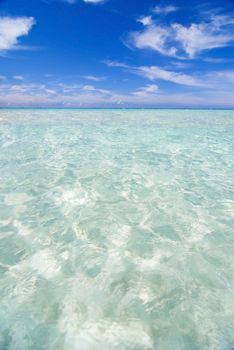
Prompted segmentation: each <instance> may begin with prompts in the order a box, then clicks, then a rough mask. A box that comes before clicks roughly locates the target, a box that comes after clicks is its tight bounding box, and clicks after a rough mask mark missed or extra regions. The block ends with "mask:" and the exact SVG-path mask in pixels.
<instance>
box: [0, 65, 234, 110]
mask: <svg viewBox="0 0 234 350" xmlns="http://www.w3.org/2000/svg"><path fill="white" fill-rule="evenodd" d="M139 68H142V67H139ZM135 73H136V74H139V72H135ZM204 79H205V80H208V81H209V84H210V85H213V86H212V89H207V88H205V89H197V90H195V91H191V90H190V89H186V88H184V91H183V92H179V91H177V92H173V91H170V92H169V93H168V91H164V90H159V89H158V86H157V85H156V84H148V85H146V86H143V87H139V88H137V89H136V90H135V91H129V92H126V93H124V94H121V93H118V92H115V91H111V90H104V89H98V88H96V87H95V86H93V85H78V84H64V83H60V84H55V83H53V82H48V81H47V82H46V84H34V83H30V84H29V83H27V84H26V83H23V82H20V83H15V84H9V83H8V84H7V83H4V82H2V83H1V84H0V106H14V107H17V106H18V107H20V106H29V107H30V106H40V107H42V106H45V107H47V106H50V107H53V106H54V107H55V106H58V107H59V106H67V107H78V106H83V107H91V106H92V107H116V106H118V105H119V104H121V106H122V107H131V106H133V107H143V106H158V107H159V106H172V107H173V106H174V107H175V106H178V107H188V106H190V107H193V106H196V107H198V106H199V107H202V106H208V107H212V106H213V107H214V106H221V107H234V102H233V94H232V91H233V87H234V85H233V84H234V71H219V72H213V73H212V74H211V73H210V75H206V76H204ZM227 79H229V81H228V82H227Z"/></svg>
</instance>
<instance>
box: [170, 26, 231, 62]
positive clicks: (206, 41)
mask: <svg viewBox="0 0 234 350" xmlns="http://www.w3.org/2000/svg"><path fill="white" fill-rule="evenodd" d="M172 29H173V32H174V35H175V40H176V41H178V42H179V43H180V44H181V46H182V49H183V50H184V52H185V53H186V55H187V56H188V57H189V58H194V57H195V56H196V55H197V54H199V53H200V52H202V51H205V50H211V49H215V48H218V47H225V46H228V45H229V44H230V43H231V42H232V41H234V34H233V33H232V32H229V31H226V30H224V29H222V28H221V27H220V26H219V25H217V23H215V22H211V23H200V24H191V25H190V26H189V27H185V26H183V25H181V24H173V25H172Z"/></svg>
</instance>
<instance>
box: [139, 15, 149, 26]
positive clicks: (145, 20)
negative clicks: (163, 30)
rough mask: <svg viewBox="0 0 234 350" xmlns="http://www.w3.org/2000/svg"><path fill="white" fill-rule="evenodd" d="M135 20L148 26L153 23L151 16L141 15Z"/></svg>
mask: <svg viewBox="0 0 234 350" xmlns="http://www.w3.org/2000/svg"><path fill="white" fill-rule="evenodd" d="M137 22H139V23H141V24H143V25H144V26H149V25H151V24H153V19H152V17H151V16H143V17H140V18H138V20H137Z"/></svg>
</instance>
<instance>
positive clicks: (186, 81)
mask: <svg viewBox="0 0 234 350" xmlns="http://www.w3.org/2000/svg"><path fill="white" fill-rule="evenodd" d="M104 63H105V64H106V65H107V66H109V67H118V68H124V69H126V70H128V71H129V72H132V73H134V74H137V75H140V76H142V77H145V78H147V79H149V80H152V81H154V80H164V81H169V82H172V83H174V84H179V85H186V86H194V87H196V86H198V87H199V86H206V83H204V81H203V80H202V79H198V78H197V77H194V76H191V75H188V74H185V73H181V72H174V71H172V70H167V69H164V68H161V67H158V66H130V65H127V64H125V63H122V62H115V61H105V62H104Z"/></svg>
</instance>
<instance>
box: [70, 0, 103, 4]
mask: <svg viewBox="0 0 234 350" xmlns="http://www.w3.org/2000/svg"><path fill="white" fill-rule="evenodd" d="M64 1H65V2H67V3H68V4H70V5H73V4H75V3H76V2H77V0H64ZM105 1H106V0H83V2H86V3H87V4H101V3H103V2H105Z"/></svg>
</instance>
